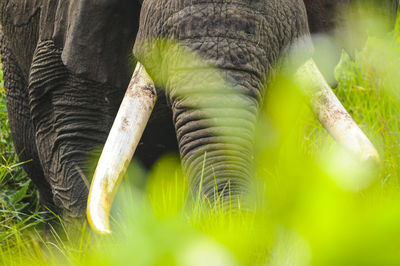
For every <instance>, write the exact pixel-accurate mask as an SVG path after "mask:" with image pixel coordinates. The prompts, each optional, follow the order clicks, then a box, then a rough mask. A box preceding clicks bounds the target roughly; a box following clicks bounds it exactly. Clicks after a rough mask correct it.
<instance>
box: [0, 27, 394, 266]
mask: <svg viewBox="0 0 400 266" xmlns="http://www.w3.org/2000/svg"><path fill="white" fill-rule="evenodd" d="M360 23H362V22H360ZM361 28H362V27H361ZM398 29H399V25H397V26H396V29H395V30H394V31H393V32H391V33H390V34H379V35H376V34H370V36H369V38H368V41H367V43H366V45H365V47H364V48H362V49H359V50H357V52H356V53H355V55H354V56H353V57H350V56H349V55H348V54H347V53H345V52H343V53H342V58H341V61H340V63H339V65H338V66H337V68H336V70H335V76H336V79H337V80H338V87H337V88H336V90H335V93H336V94H337V96H338V97H339V99H340V100H341V101H342V103H343V104H344V106H345V107H346V109H347V110H348V111H349V112H350V113H351V115H352V116H353V118H354V119H355V120H356V122H357V123H358V124H359V125H360V127H361V128H362V129H363V131H364V132H365V133H366V134H367V135H368V137H369V138H370V139H371V140H372V142H373V143H374V144H375V146H376V147H377V149H378V151H379V154H380V156H381V164H380V165H379V166H378V167H376V166H374V165H369V164H363V163H360V162H358V161H357V160H356V159H355V158H353V157H352V156H351V155H350V154H348V153H347V152H346V151H343V150H342V149H341V148H340V147H338V146H337V145H336V144H335V142H334V141H333V140H332V139H331V137H330V136H329V135H328V134H327V133H326V132H325V130H324V129H322V128H321V126H320V125H319V122H318V121H316V119H315V118H314V117H313V115H312V114H311V112H310V110H309V108H308V107H307V105H306V104H305V103H304V101H303V99H302V98H303V97H302V95H301V93H300V92H299V90H298V88H297V87H296V84H293V82H292V81H291V80H290V79H289V78H288V77H285V76H284V75H281V76H279V75H278V77H277V80H276V82H275V83H274V84H273V85H272V86H271V87H270V88H269V93H268V97H267V99H266V102H265V105H264V110H263V113H262V115H261V117H260V123H259V126H258V132H257V136H256V144H257V145H256V150H255V165H254V169H255V172H256V180H255V186H254V187H255V189H254V191H253V195H254V199H253V203H254V206H257V211H255V212H252V213H247V212H246V211H244V210H240V211H239V212H238V213H236V214H235V215H232V213H229V211H228V212H226V211H223V210H221V209H219V208H218V206H217V207H216V208H211V209H210V208H206V205H207V203H206V202H203V201H202V199H196V200H195V201H189V200H187V188H186V184H187V182H186V180H185V177H184V175H183V174H182V172H181V170H180V164H179V160H178V158H177V157H176V156H174V155H170V156H167V157H165V158H163V159H161V160H160V161H159V162H158V163H157V164H156V165H155V167H154V168H153V169H152V170H151V171H150V172H148V173H147V172H145V171H144V170H142V169H141V168H140V166H139V165H136V164H132V166H131V169H130V170H129V171H128V176H127V178H125V180H124V181H123V184H122V185H121V190H120V191H119V193H118V195H117V198H116V201H115V203H114V207H113V213H112V215H113V230H114V233H113V235H112V236H111V237H101V236H97V235H94V234H93V233H92V232H91V231H90V230H88V229H87V225H86V224H85V223H83V224H81V223H78V224H77V225H76V226H75V227H74V228H73V229H70V228H69V229H66V228H65V227H63V225H62V223H61V226H60V225H59V226H58V228H57V229H54V228H53V227H52V224H51V223H50V224H49V223H48V218H45V217H48V216H49V215H47V214H46V213H45V212H43V211H41V210H40V209H39V206H38V196H37V192H36V191H35V189H34V187H33V186H32V184H31V183H30V181H29V179H28V178H27V177H26V174H24V172H23V171H22V170H21V165H20V163H17V158H16V154H15V152H14V150H13V147H12V143H11V139H10V134H9V130H8V121H7V116H6V108H5V98H4V89H3V87H2V86H1V88H0V127H1V132H0V151H1V154H0V191H1V194H0V204H1V205H0V213H1V216H0V263H2V264H5V265H36V264H38V265H39V264H40V265H47V264H48V265H54V264H55V265H59V264H72V265H120V264H121V265H125V264H133V265H258V264H269V265H399V264H400V252H399V247H400V226H399V225H400V190H399V171H400V168H399V162H400V149H399V145H400V135H399V134H400V133H399V132H400V131H399V128H400V124H399V123H400V94H399V93H400V90H399V89H400V88H399V86H400V85H399V84H400V83H399V81H400V75H399V73H398V72H399V69H400V35H399V34H398V33H399V30H398ZM321 49H324V47H321ZM326 49H328V50H327V51H326V52H327V53H328V52H329V45H328V46H327V48H326ZM1 85H2V83H1ZM282 88H285V89H282ZM138 180H144V181H143V182H138ZM138 184H142V185H138ZM52 219H53V220H58V218H57V217H53V218H52Z"/></svg>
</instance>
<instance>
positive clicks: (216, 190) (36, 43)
mask: <svg viewBox="0 0 400 266" xmlns="http://www.w3.org/2000/svg"><path fill="white" fill-rule="evenodd" d="M322 1H323V0H321V1H319V2H321V3H322ZM141 2H142V1H133V0H100V1H99V0H0V15H1V24H2V32H3V34H2V36H1V43H0V45H1V56H2V63H3V71H4V81H5V88H6V94H7V108H8V113H9V119H10V126H11V132H12V135H13V141H14V144H15V148H16V150H17V152H18V154H19V156H20V160H22V161H25V160H29V159H32V161H31V162H30V163H27V164H25V165H24V168H25V170H26V172H27V173H28V175H29V176H30V177H31V179H32V180H33V181H34V183H35V184H36V185H37V187H38V188H39V191H40V195H41V200H42V203H43V204H45V205H47V206H49V207H51V208H54V209H55V210H57V211H58V212H61V213H62V214H63V215H64V216H68V217H76V216H81V215H82V214H83V213H84V210H85V207H86V200H87V195H88V186H89V182H90V178H88V174H89V173H90V170H89V169H88V165H87V163H86V161H87V157H88V155H89V154H91V153H93V152H94V151H95V149H97V148H99V147H101V146H102V145H103V144H104V142H105V140H106V138H107V134H108V131H109V129H110V127H111V125H112V122H113V119H114V117H115V114H116V112H117V110H118V107H119V104H120V102H121V99H122V97H123V94H124V92H125V90H126V87H127V86H128V83H129V77H130V74H131V73H132V69H133V65H134V61H135V60H138V61H140V62H141V63H142V64H143V65H144V66H145V67H146V69H147V70H148V72H149V74H150V76H152V78H154V79H155V81H156V85H157V86H158V95H159V100H158V102H157V105H156V107H155V108H154V111H153V113H152V116H151V118H150V121H149V124H148V125H147V127H146V130H145V132H144V134H143V136H142V139H141V142H140V144H139V147H138V150H137V152H136V153H135V155H136V156H137V158H138V159H139V160H140V161H142V162H143V164H144V165H145V166H147V167H150V166H151V165H152V164H153V163H154V162H155V160H157V158H159V157H160V156H161V155H163V154H165V153H166V152H169V151H179V153H180V155H181V159H182V166H183V169H184V170H185V172H186V174H187V176H188V177H189V179H190V181H191V184H192V187H193V189H194V190H197V189H198V188H199V187H202V188H203V189H202V191H203V194H204V196H205V197H206V198H208V199H210V201H213V200H215V197H216V195H217V196H218V195H220V194H223V195H226V194H228V193H229V196H230V197H232V198H233V201H234V202H238V200H239V199H240V198H241V194H242V193H243V191H246V188H248V187H249V186H250V184H251V177H252V170H251V165H252V149H253V133H254V128H255V124H256V120H257V116H258V112H259V109H260V105H261V103H262V98H263V95H264V94H265V91H264V90H265V84H268V82H269V81H270V80H271V77H272V76H273V72H274V69H275V68H276V67H277V65H279V61H280V59H281V58H282V57H284V56H287V55H289V53H290V52H291V51H292V50H293V49H294V48H295V47H297V46H298V47H303V48H304V49H303V54H302V56H301V57H300V58H299V59H298V60H299V61H298V62H296V64H301V63H302V62H303V61H305V60H306V59H307V58H309V57H310V56H311V51H312V44H311V38H310V31H309V26H308V21H310V22H311V24H312V25H311V27H310V28H311V31H314V32H315V31H320V30H324V31H329V29H330V28H331V27H332V26H331V25H332V23H331V21H333V17H334V15H333V13H331V12H330V11H332V10H334V9H331V8H326V7H329V5H331V4H332V2H333V1H328V0H326V1H324V3H325V4H322V5H320V6H318V5H315V4H312V3H317V2H318V1H314V0H313V1H307V0H306V1H304V2H305V4H306V5H304V2H303V1H302V0H230V1H226V0H212V1H209V0H208V1H204V0H190V1H189V0H144V1H143V3H141ZM336 2H337V3H339V2H346V1H335V3H336ZM306 6H307V8H308V10H307V11H308V12H309V15H308V17H307V13H306V12H307V11H306ZM321 8H323V11H329V14H327V15H324V16H320V14H319V12H322V11H321ZM139 18H140V19H139ZM327 18H328V19H327ZM326 19H327V20H326ZM307 20H308V21H307ZM135 40H136V43H135ZM156 40H173V41H174V42H177V43H178V44H179V47H180V48H179V49H183V50H185V51H189V52H190V53H193V54H195V55H196V56H197V57H198V58H200V59H201V63H193V65H191V66H190V67H189V68H193V69H196V71H194V72H193V71H192V72H191V71H187V70H188V69H178V70H176V71H175V72H171V69H169V68H171V66H170V65H168V64H167V63H165V62H164V61H168V60H169V61H170V59H168V60H164V58H167V57H168V58H178V59H179V58H180V57H181V54H180V52H179V49H177V50H175V51H174V52H171V53H169V54H164V55H162V56H158V57H157V56H155V54H157V52H158V51H157V49H159V47H158V46H157V45H158V44H157V43H158V42H157V41H156ZM134 43H135V46H134ZM133 46H134V57H135V59H133V57H132V56H131V51H132V48H133ZM210 67H211V68H212V69H215V70H218V73H219V76H220V77H223V79H224V82H225V83H226V84H228V85H227V88H228V94H229V93H230V92H231V91H232V92H234V93H232V95H233V96H232V97H231V98H230V97H228V96H227V97H226V99H228V101H229V102H230V101H237V102H238V103H240V104H239V106H241V107H242V108H239V109H238V110H236V111H235V115H232V114H231V113H229V112H228V111H227V110H228V109H229V107H227V106H230V105H229V104H230V103H228V102H227V103H224V101H223V100H222V101H220V99H221V97H219V96H218V93H217V91H218V90H214V89H212V88H210V89H209V90H206V91H202V94H203V95H204V94H205V95H207V98H206V99H207V104H205V105H202V106H201V107H196V108H194V106H196V105H195V104H194V103H197V102H201V101H203V99H202V98H201V97H202V96H201V94H200V93H198V90H196V88H190V87H189V88H188V85H187V84H193V80H194V81H197V80H198V81H199V84H202V82H203V81H202V80H207V77H208V75H213V74H210V73H211V72H207V71H204V72H202V69H209V68H210ZM171 73H172V75H171ZM157 76H159V77H158V78H157ZM185 90H186V91H190V92H191V93H190V94H188V97H183V96H181V95H180V94H179V91H185ZM215 99H218V100H215ZM224 106H225V109H224ZM222 131H223V132H224V134H221V132H222ZM227 187H228V188H227Z"/></svg>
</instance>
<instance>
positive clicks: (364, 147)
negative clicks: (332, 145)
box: [296, 59, 379, 163]
mask: <svg viewBox="0 0 400 266" xmlns="http://www.w3.org/2000/svg"><path fill="white" fill-rule="evenodd" d="M296 78H297V80H298V81H299V82H300V83H301V84H302V85H301V86H302V87H303V86H304V92H305V94H306V95H307V96H308V97H309V98H310V101H311V108H312V110H313V112H314V114H315V115H316V116H317V117H318V119H319V121H320V122H321V124H322V125H323V126H324V127H325V129H326V130H328V132H329V133H330V134H331V135H332V137H333V138H334V139H335V140H336V141H337V142H338V143H339V144H341V145H342V146H344V147H345V148H346V149H348V150H350V151H351V152H353V153H354V154H356V155H357V156H358V157H359V158H360V159H361V161H367V160H370V159H372V160H374V161H375V162H377V163H379V155H378V153H377V151H376V150H375V147H374V146H373V145H372V143H371V142H370V141H369V139H368V138H367V136H365V134H364V133H363V132H362V131H361V129H360V128H359V127H358V126H357V124H356V123H355V122H354V121H353V119H352V118H351V116H350V114H349V113H348V112H347V111H346V109H345V108H344V107H343V105H342V104H341V103H340V101H339V99H338V98H337V97H336V95H335V94H334V93H333V91H332V89H331V88H330V86H329V85H328V83H327V82H326V80H325V78H324V77H323V76H322V74H321V72H320V71H319V69H318V67H317V65H316V64H315V62H314V60H312V59H310V60H308V61H307V62H306V63H305V64H304V65H302V66H301V67H300V68H299V69H298V70H297V72H296Z"/></svg>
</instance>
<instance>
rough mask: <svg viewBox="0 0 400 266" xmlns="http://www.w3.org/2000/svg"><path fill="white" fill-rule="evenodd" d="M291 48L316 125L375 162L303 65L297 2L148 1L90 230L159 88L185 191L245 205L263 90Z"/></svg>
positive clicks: (305, 37)
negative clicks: (174, 137)
mask: <svg viewBox="0 0 400 266" xmlns="http://www.w3.org/2000/svg"><path fill="white" fill-rule="evenodd" d="M298 47H303V49H302V50H301V51H302V52H301V56H300V57H297V60H296V62H292V65H295V66H296V68H297V69H298V70H297V71H296V78H297V80H298V81H299V82H301V83H302V84H304V85H305V86H306V88H307V89H306V94H308V95H309V97H310V99H311V102H312V106H313V109H314V111H315V113H316V114H317V116H318V117H319V119H320V120H321V122H322V123H323V124H324V126H325V127H326V128H327V129H328V131H329V132H330V133H331V134H332V135H333V136H334V137H335V138H336V139H337V140H338V141H339V142H340V143H342V144H344V146H346V147H347V148H349V149H350V150H351V151H353V152H355V153H356V154H358V155H359V156H360V157H362V159H369V158H375V159H377V158H378V155H377V153H376V151H375V149H374V147H373V146H372V144H371V143H370V142H369V140H368V139H367V138H366V137H365V135H364V134H363V133H362V132H361V130H360V129H359V128H358V127H357V125H356V124H355V123H354V122H353V120H352V119H351V117H350V116H349V115H348V113H347V112H346V110H345V109H344V108H343V106H342V105H341V104H340V102H339V101H338V100H337V98H336V97H335V96H334V94H333V92H332V91H331V90H330V88H329V86H328V85H327V83H326V81H325V80H324V78H323V76H322V75H321V73H320V72H319V70H318V68H317V67H316V65H315V64H314V62H313V61H312V59H309V57H310V56H311V50H312V48H311V47H312V45H311V40H310V33H309V29H308V23H307V15H306V10H305V7H304V4H303V2H302V1H296V0H287V1H285V0H284V1H282V0H276V1H270V0H268V1H266V0H259V1H254V0H252V1H229V2H226V1H214V2H213V3H210V2H209V1H207V2H205V1H201V0H199V1H166V0H148V1H144V3H143V6H142V11H141V21H140V27H139V32H138V36H137V39H136V44H135V48H134V54H135V57H136V58H137V59H138V61H139V62H140V63H138V66H137V68H136V71H135V73H134V74H133V77H132V80H131V84H130V86H129V88H128V91H127V92H126V95H125V98H124V100H123V103H122V105H121V108H120V111H119V113H118V115H117V118H116V120H115V122H114V125H113V127H112V129H111V132H110V135H109V137H108V140H107V142H106V144H105V147H104V150H103V154H102V156H101V158H100V160H99V163H98V167H97V169H96V173H95V176H94V178H93V181H92V186H91V192H90V194H89V200H88V210H87V213H88V219H89V222H90V223H91V225H92V227H93V228H94V229H95V230H96V231H98V232H100V233H109V232H110V231H109V224H108V213H109V210H110V205H111V200H112V198H113V195H114V194H115V191H116V188H117V185H118V183H119V182H120V180H121V178H122V176H123V174H124V172H125V170H126V167H127V164H128V162H129V159H130V158H131V156H132V154H133V153H134V150H135V148H136V145H137V143H138V142H139V139H140V135H141V132H143V130H144V126H145V123H146V121H147V119H148V117H149V116H150V113H151V111H152V109H153V106H154V99H155V91H156V89H155V87H154V85H153V81H154V83H155V84H156V87H161V88H164V90H163V91H161V93H165V95H166V97H167V101H168V102H169V104H170V107H171V110H172V114H173V124H174V126H175V131H176V135H177V140H178V145H179V153H180V156H181V160H182V166H183V169H184V171H185V173H186V175H187V176H188V178H189V180H190V184H191V188H192V189H193V190H194V191H201V193H202V195H203V197H204V198H206V199H207V200H208V201H209V202H211V204H212V203H214V202H215V201H218V200H220V199H221V198H222V199H223V200H222V204H223V205H224V204H225V205H227V204H229V206H230V207H232V205H234V206H236V207H238V206H243V205H246V203H245V196H244V195H245V194H246V192H248V191H249V188H250V186H251V183H252V175H253V174H252V169H251V165H252V148H253V145H254V143H253V134H254V130H255V126H256V121H257V117H258V112H259V109H260V105H261V103H262V98H263V96H264V94H265V89H266V86H265V84H268V83H269V82H270V81H271V79H272V76H273V71H274V69H276V68H278V67H279V65H280V60H281V59H282V58H283V57H287V56H289V55H290V54H291V53H293V51H294V50H296V49H298ZM147 73H148V74H147ZM128 127H129V129H128ZM128 132H129V133H128ZM128 139H129V140H128ZM127 143H130V145H129V146H128V145H127ZM245 207H246V206H245Z"/></svg>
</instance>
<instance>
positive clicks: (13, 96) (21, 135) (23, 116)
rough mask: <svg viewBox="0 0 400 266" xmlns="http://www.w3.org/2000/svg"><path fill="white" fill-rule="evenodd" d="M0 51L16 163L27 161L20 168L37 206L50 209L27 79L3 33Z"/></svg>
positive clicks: (49, 197) (48, 186)
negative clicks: (37, 198)
mask: <svg viewBox="0 0 400 266" xmlns="http://www.w3.org/2000/svg"><path fill="white" fill-rule="evenodd" d="M0 50H1V60H2V65H3V73H4V76H3V78H4V87H5V90H6V98H7V110H8V117H9V123H10V129H11V134H12V138H13V142H14V146H15V149H16V152H17V154H18V157H19V160H20V161H29V162H27V163H24V164H23V165H22V167H23V168H24V170H25V172H26V173H27V174H28V176H29V177H30V178H31V179H32V181H33V183H34V184H35V185H36V186H37V188H38V190H39V193H40V201H41V203H42V204H43V205H44V206H48V207H50V208H53V207H54V204H53V195H52V192H51V189H50V185H49V183H48V180H46V179H45V177H44V174H43V170H42V166H41V164H40V160H39V156H38V151H37V148H36V141H35V133H34V130H33V124H32V121H31V115H30V108H29V104H28V91H27V87H28V85H27V80H26V78H25V75H24V74H23V71H22V70H21V69H20V67H19V64H18V63H17V61H16V59H15V57H14V54H13V53H12V51H11V50H10V49H9V43H8V41H7V39H6V37H5V36H4V35H3V34H2V35H1V37H0Z"/></svg>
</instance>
